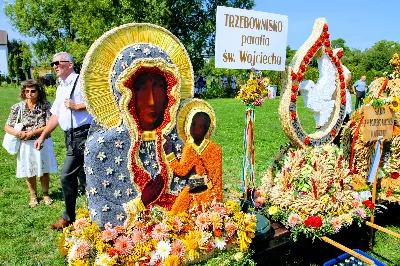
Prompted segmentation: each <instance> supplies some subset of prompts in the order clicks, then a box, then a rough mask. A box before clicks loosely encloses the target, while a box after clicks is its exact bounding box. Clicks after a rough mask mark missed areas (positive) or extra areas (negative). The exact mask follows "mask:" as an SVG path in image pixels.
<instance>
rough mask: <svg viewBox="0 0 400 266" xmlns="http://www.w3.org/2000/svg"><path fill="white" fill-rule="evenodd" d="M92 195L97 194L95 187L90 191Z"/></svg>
mask: <svg viewBox="0 0 400 266" xmlns="http://www.w3.org/2000/svg"><path fill="white" fill-rule="evenodd" d="M90 193H92V195H94V194H97V190H96V188H95V187H92V188H91V189H90Z"/></svg>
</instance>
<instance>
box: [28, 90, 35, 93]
mask: <svg viewBox="0 0 400 266" xmlns="http://www.w3.org/2000/svg"><path fill="white" fill-rule="evenodd" d="M36 91H37V90H25V93H36Z"/></svg>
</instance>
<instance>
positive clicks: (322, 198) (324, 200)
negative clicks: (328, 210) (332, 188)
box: [321, 194, 329, 204]
mask: <svg viewBox="0 0 400 266" xmlns="http://www.w3.org/2000/svg"><path fill="white" fill-rule="evenodd" d="M328 201H329V195H327V194H325V195H323V196H322V197H321V202H322V203H323V204H327V203H328Z"/></svg>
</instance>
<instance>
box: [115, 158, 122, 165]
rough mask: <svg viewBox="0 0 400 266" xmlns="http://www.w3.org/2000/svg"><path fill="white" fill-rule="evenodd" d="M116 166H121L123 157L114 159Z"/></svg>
mask: <svg viewBox="0 0 400 266" xmlns="http://www.w3.org/2000/svg"><path fill="white" fill-rule="evenodd" d="M114 160H115V163H116V164H120V163H121V162H122V159H121V156H118V157H115V158H114Z"/></svg>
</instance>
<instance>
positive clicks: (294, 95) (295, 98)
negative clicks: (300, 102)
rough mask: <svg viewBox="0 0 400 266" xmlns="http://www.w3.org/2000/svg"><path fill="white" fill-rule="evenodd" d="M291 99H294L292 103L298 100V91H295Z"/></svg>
mask: <svg viewBox="0 0 400 266" xmlns="http://www.w3.org/2000/svg"><path fill="white" fill-rule="evenodd" d="M290 100H291V101H292V103H295V102H296V101H297V95H296V93H293V94H292V96H291V97H290Z"/></svg>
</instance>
